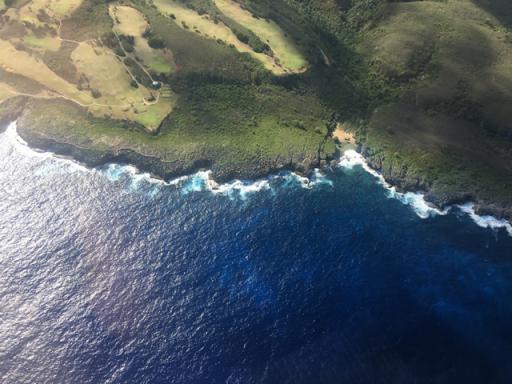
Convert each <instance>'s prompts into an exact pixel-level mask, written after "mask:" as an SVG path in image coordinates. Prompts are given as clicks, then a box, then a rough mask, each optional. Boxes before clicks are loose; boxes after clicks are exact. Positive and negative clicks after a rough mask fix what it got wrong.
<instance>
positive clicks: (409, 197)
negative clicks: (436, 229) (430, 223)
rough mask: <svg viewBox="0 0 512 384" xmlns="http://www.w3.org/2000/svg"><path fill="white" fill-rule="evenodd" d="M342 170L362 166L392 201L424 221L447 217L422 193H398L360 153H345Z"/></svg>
mask: <svg viewBox="0 0 512 384" xmlns="http://www.w3.org/2000/svg"><path fill="white" fill-rule="evenodd" d="M338 164H339V165H340V166H341V167H342V168H346V169H352V168H353V167H354V166H357V165H359V166H361V167H362V168H363V169H364V170H365V171H366V172H368V173H369V174H371V175H372V176H374V177H376V178H377V180H378V182H379V184H381V185H382V186H383V187H384V188H385V189H386V191H387V196H388V197H389V198H392V199H396V200H398V201H400V202H401V203H402V204H405V205H409V206H410V207H411V208H412V209H413V210H414V212H416V214H417V215H418V216H419V217H421V218H422V219H427V218H429V217H433V216H437V215H446V214H447V213H448V210H447V209H445V210H443V211H441V210H440V209H437V208H436V207H434V206H432V205H431V204H429V203H428V202H427V201H426V200H425V196H424V194H422V193H417V192H405V193H402V192H398V191H397V190H396V188H395V187H393V186H391V185H390V184H389V183H388V182H387V181H386V180H385V179H384V176H382V175H381V174H380V173H378V172H377V171H375V170H374V169H372V168H370V166H369V165H368V163H367V161H366V159H365V158H364V157H363V155H361V154H360V153H358V152H356V151H354V150H352V149H351V150H348V151H345V152H344V153H343V156H342V157H341V159H340V161H339V163H338Z"/></svg>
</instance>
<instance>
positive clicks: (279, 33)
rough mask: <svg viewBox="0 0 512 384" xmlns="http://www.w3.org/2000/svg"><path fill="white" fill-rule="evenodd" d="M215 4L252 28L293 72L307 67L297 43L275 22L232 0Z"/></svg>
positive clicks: (218, 1) (227, 14)
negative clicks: (262, 17)
mask: <svg viewBox="0 0 512 384" xmlns="http://www.w3.org/2000/svg"><path fill="white" fill-rule="evenodd" d="M215 4H216V5H217V7H218V8H219V9H220V10H221V11H222V13H224V14H225V15H226V16H227V17H229V18H231V19H233V20H236V21H237V22H238V23H240V24H242V25H243V26H244V27H246V28H248V29H250V30H251V31H253V32H254V33H255V34H256V35H257V36H258V37H259V38H260V39H261V40H262V41H263V42H265V43H267V44H268V45H269V46H270V48H272V51H273V52H274V54H275V55H276V56H277V57H278V59H279V61H280V63H281V65H282V66H283V67H285V68H287V69H289V70H290V71H292V72H300V71H301V70H304V69H305V68H306V67H307V61H306V59H305V58H304V57H303V56H302V54H301V53H300V51H299V49H298V48H297V46H296V44H295V43H294V42H293V40H292V39H291V38H290V37H289V36H287V35H286V33H285V32H284V31H283V30H282V29H281V28H280V27H279V26H278V25H277V24H276V23H275V22H273V21H272V20H264V19H261V18H256V17H255V16H254V15H252V14H251V13H250V12H249V11H246V10H245V9H242V8H241V7H240V5H239V4H238V3H236V2H234V1H232V0H215Z"/></svg>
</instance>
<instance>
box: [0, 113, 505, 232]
mask: <svg viewBox="0 0 512 384" xmlns="http://www.w3.org/2000/svg"><path fill="white" fill-rule="evenodd" d="M1 136H3V137H4V138H5V139H7V142H9V144H10V145H11V147H12V148H13V150H15V151H16V152H17V153H19V154H21V155H23V156H28V157H37V158H39V159H41V160H47V159H50V158H51V159H52V160H56V161H58V162H60V163H61V164H65V166H66V170H68V171H71V172H74V171H83V172H99V173H101V174H102V175H103V176H105V177H107V178H108V179H109V180H111V181H118V180H119V179H120V178H121V176H122V175H123V174H128V176H129V178H130V179H131V180H132V182H131V186H130V189H133V190H136V189H138V186H139V184H140V183H142V182H146V183H151V184H154V185H155V186H156V187H157V189H154V190H152V192H151V194H156V193H158V188H159V187H164V186H173V187H177V188H180V189H181V192H182V193H183V194H185V195H186V194H189V193H193V192H202V191H210V192H211V193H213V194H215V195H222V196H227V197H229V198H230V199H236V198H239V199H242V200H246V199H247V198H248V197H249V196H250V195H251V194H254V193H257V192H260V191H265V190H273V186H272V181H274V180H276V179H282V180H284V181H285V183H284V186H288V185H298V186H300V187H301V188H304V189H312V188H314V187H318V186H321V185H325V186H331V187H332V186H333V181H332V180H330V179H329V178H328V177H327V176H325V175H324V174H323V173H322V172H321V171H320V170H319V169H315V170H314V171H313V172H312V174H311V176H310V177H309V178H308V177H304V176H300V175H298V174H296V173H294V172H283V173H280V174H279V175H274V176H269V177H268V178H267V179H261V180H257V181H254V182H248V181H241V180H233V181H231V182H229V183H223V184H219V183H217V182H216V181H215V180H214V179H213V178H212V171H210V170H206V171H199V172H196V173H195V174H192V175H189V176H182V177H178V178H176V179H173V180H170V181H164V180H161V179H158V178H156V177H154V176H152V175H151V174H149V173H143V172H140V171H139V170H138V169H137V168H136V167H134V166H133V165H120V164H109V165H108V166H107V167H106V168H105V169H102V170H98V169H94V168H92V169H91V168H87V167H85V166H83V165H81V164H79V163H77V162H76V161H73V160H70V159H65V158H62V157H59V156H56V155H55V154H54V153H52V152H42V151H38V150H34V149H32V148H31V147H30V146H29V145H28V144H27V143H26V142H25V141H24V140H23V139H22V138H21V137H20V136H19V135H18V133H17V132H16V122H12V123H10V124H9V125H8V127H7V129H6V131H5V132H4V133H3V134H2V135H1ZM338 165H339V166H340V167H342V168H345V169H352V168H354V167H355V166H361V167H362V168H363V169H364V170H365V171H366V172H367V173H369V174H371V175H373V176H374V177H375V178H377V180H378V182H379V184H381V185H382V186H383V187H384V188H385V189H386V191H387V197H389V198H393V199H396V200H399V201H400V202H401V203H403V204H405V205H409V206H410V207H411V208H412V209H413V210H414V212H415V213H416V214H417V215H418V216H419V217H420V218H422V219H427V218H429V217H433V216H437V215H446V214H447V213H448V212H449V211H450V207H448V208H446V209H444V210H439V209H438V208H436V207H434V206H432V205H431V204H429V203H428V202H427V201H426V200H425V198H424V195H423V194H422V193H414V192H406V193H402V192H397V190H396V188H395V187H393V186H391V185H390V184H389V183H388V182H386V180H385V179H384V177H383V176H382V175H381V174H380V173H378V172H377V171H375V170H374V169H372V168H370V166H369V165H368V163H367V162H366V160H365V158H364V157H363V156H362V155H361V154H360V153H358V152H356V151H354V150H348V151H346V152H344V154H343V156H342V157H341V159H340V161H339V163H338ZM46 171H47V169H46V168H44V167H43V168H42V169H41V170H40V171H39V172H40V174H44V173H45V172H46ZM457 207H458V208H459V209H460V210H461V211H462V212H464V213H466V214H468V215H469V217H470V218H471V219H472V220H473V221H474V222H475V223H476V224H477V225H478V226H480V227H482V228H491V229H500V228H504V229H506V230H507V232H508V233H509V234H510V236H512V224H511V223H509V222H508V221H506V220H499V219H497V218H495V217H492V216H480V215H478V214H476V212H475V210H474V204H473V203H467V204H464V205H457Z"/></svg>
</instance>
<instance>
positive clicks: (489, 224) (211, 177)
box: [0, 121, 512, 236]
mask: <svg viewBox="0 0 512 384" xmlns="http://www.w3.org/2000/svg"><path fill="white" fill-rule="evenodd" d="M9 129H13V130H14V133H15V134H16V135H17V137H18V138H19V139H21V141H22V142H21V143H20V144H22V145H25V146H28V148H30V150H32V151H35V152H39V153H50V154H51V155H52V156H55V157H57V158H60V159H63V160H69V161H72V162H74V163H77V164H78V165H80V166H84V167H86V168H87V169H89V170H92V169H96V168H99V167H102V166H116V165H118V166H127V167H130V168H131V169H132V170H131V171H130V172H131V173H133V174H134V175H144V176H147V177H148V178H149V179H152V180H155V181H159V182H162V183H164V184H166V185H177V184H178V183H179V182H181V181H183V180H187V179H193V178H194V177H199V178H201V179H202V181H203V182H204V183H205V185H206V186H207V188H208V189H209V190H210V191H211V192H212V193H214V194H216V193H221V194H226V193H228V192H229V190H231V189H234V190H238V191H239V192H240V193H242V192H244V191H245V190H249V191H259V190H261V189H265V188H266V186H267V183H268V180H269V179H270V178H272V177H278V174H279V173H282V172H290V174H291V175H292V176H293V177H295V178H296V179H297V180H298V181H299V182H300V183H301V184H302V185H303V186H304V187H306V188H309V187H310V186H311V185H315V183H316V182H317V181H315V178H316V177H317V175H318V173H319V172H321V170H322V168H323V169H325V168H328V167H330V166H332V165H336V166H339V167H343V168H352V167H353V166H355V165H360V166H361V167H362V168H363V169H364V170H365V172H367V173H369V174H370V175H372V176H374V177H376V178H377V179H378V182H379V183H380V184H381V185H382V186H383V187H384V188H385V189H386V190H387V192H388V197H389V198H394V199H396V200H399V201H400V202H402V203H403V204H405V205H409V206H410V207H411V209H413V210H414V211H415V213H416V214H417V215H418V216H419V217H420V218H422V219H426V218H429V217H432V216H437V215H446V214H448V213H449V212H450V211H451V210H452V209H453V208H457V209H459V210H460V211H461V212H463V213H465V214H467V215H468V216H469V217H470V218H471V219H472V220H473V222H475V224H477V225H478V226H480V227H482V228H491V229H500V228H503V229H505V231H506V232H508V234H509V235H510V236H512V222H511V221H510V220H507V219H506V218H500V217H497V216H494V215H488V214H485V213H484V214H482V213H481V210H479V205H478V202H475V201H472V200H471V199H468V200H466V201H455V202H451V203H450V202H447V203H446V204H444V205H442V206H441V205H438V204H436V203H434V202H432V201H430V200H429V199H428V191H424V190H419V189H417V190H405V189H402V188H400V187H399V186H397V185H393V184H391V183H389V182H388V181H387V180H386V179H385V177H384V176H383V175H382V174H381V173H380V172H379V171H377V170H376V169H374V168H373V167H372V166H371V163H370V162H369V161H368V159H367V158H366V157H365V156H364V154H363V153H361V146H360V145H356V147H355V148H351V147H349V148H348V149H345V150H343V151H342V150H341V148H340V151H339V156H338V159H336V160H335V161H336V163H335V164H332V163H333V162H334V160H333V161H332V162H331V164H330V165H324V166H323V167H322V168H316V167H315V168H312V169H310V170H309V171H308V172H307V173H300V172H296V171H295V170H293V169H285V168H281V169H279V170H277V171H275V172H267V173H264V174H262V175H260V176H258V177H253V178H246V179H240V178H230V179H225V180H222V179H218V178H217V177H215V174H214V173H213V172H212V170H210V169H208V168H207V167H198V168H196V169H193V170H191V171H190V172H187V173H184V174H179V175H175V176H172V177H170V178H163V177H161V176H160V175H158V174H156V173H154V172H151V170H150V169H143V168H141V167H140V166H139V164H137V163H136V162H119V161H116V160H115V159H116V157H115V156H113V157H112V158H109V157H104V158H103V159H105V161H102V162H99V163H95V164H94V165H91V164H90V163H88V162H87V161H80V159H78V158H77V157H75V156H74V155H73V154H69V153H68V154H66V153H59V152H54V151H53V150H52V148H50V147H46V148H45V147H40V146H37V145H36V146H34V145H32V144H31V143H30V142H28V141H26V140H25V138H24V137H22V136H21V135H19V133H18V131H17V128H16V121H14V122H11V123H10V124H8V125H7V126H5V127H4V126H2V127H0V133H2V132H4V131H7V130H9ZM349 135H350V134H349ZM351 137H352V138H353V136H351ZM354 143H355V141H354ZM354 143H345V145H347V144H349V145H350V146H353V145H354ZM57 144H58V143H57ZM342 144H343V143H342ZM75 148H76V147H75ZM117 158H119V157H117ZM112 159H114V160H112ZM312 176H313V177H312Z"/></svg>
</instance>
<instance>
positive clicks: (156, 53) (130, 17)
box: [109, 5, 176, 73]
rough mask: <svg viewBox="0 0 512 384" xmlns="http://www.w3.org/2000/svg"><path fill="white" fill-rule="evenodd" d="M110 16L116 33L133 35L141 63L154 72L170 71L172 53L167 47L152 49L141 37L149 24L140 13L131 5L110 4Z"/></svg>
mask: <svg viewBox="0 0 512 384" xmlns="http://www.w3.org/2000/svg"><path fill="white" fill-rule="evenodd" d="M109 13H110V16H111V17H112V19H113V21H114V30H115V31H116V32H117V33H118V34H122V35H126V36H133V37H134V40H135V44H134V47H135V52H136V55H137V57H138V58H140V59H141V60H142V62H143V64H144V65H145V66H146V67H147V68H148V69H149V70H151V71H153V72H155V73H172V72H174V69H175V67H176V66H175V64H174V61H173V58H172V53H171V52H170V51H169V50H167V49H163V50H162V49H153V48H151V47H150V46H149V44H148V41H147V40H146V39H145V38H143V37H142V35H143V33H144V31H146V29H147V28H149V24H148V22H147V20H146V18H145V17H144V15H143V14H142V13H140V12H139V11H138V10H136V9H135V8H132V7H128V6H122V5H111V6H110V8H109Z"/></svg>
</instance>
